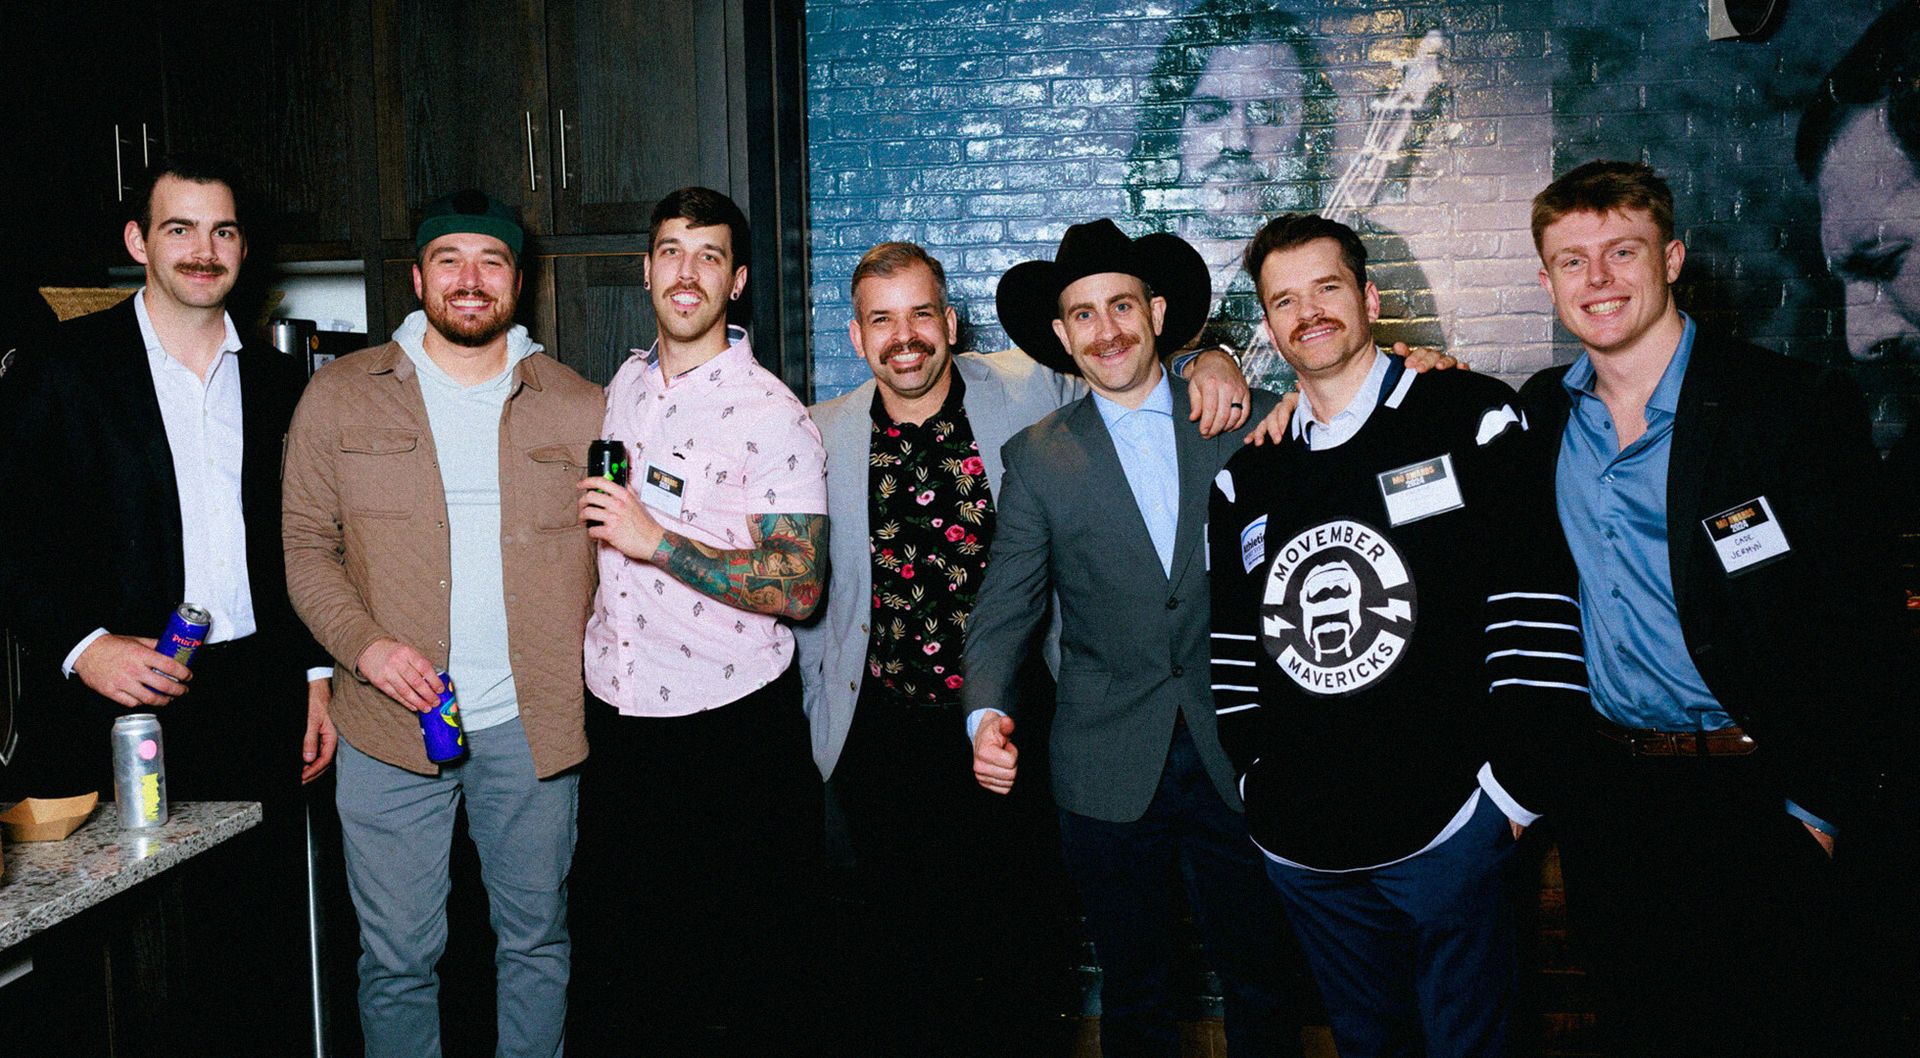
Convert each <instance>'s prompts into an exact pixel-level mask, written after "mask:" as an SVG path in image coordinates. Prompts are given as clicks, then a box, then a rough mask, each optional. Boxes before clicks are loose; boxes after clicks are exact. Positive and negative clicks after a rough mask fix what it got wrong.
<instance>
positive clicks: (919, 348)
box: [880, 338, 933, 364]
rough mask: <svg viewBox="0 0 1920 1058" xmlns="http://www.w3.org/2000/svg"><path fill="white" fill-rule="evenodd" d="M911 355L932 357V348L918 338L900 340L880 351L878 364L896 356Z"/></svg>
mask: <svg viewBox="0 0 1920 1058" xmlns="http://www.w3.org/2000/svg"><path fill="white" fill-rule="evenodd" d="M913 353H918V354H919V355H921V356H932V355H933V346H931V345H928V344H927V343H926V342H924V341H922V340H920V339H918V338H902V339H900V340H898V341H896V342H894V343H893V344H892V345H889V346H887V347H886V349H884V350H882V351H881V353H880V362H881V363H883V364H884V363H887V362H889V361H891V360H892V359H893V358H894V357H896V356H905V355H908V354H913Z"/></svg>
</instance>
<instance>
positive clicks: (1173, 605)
mask: <svg viewBox="0 0 1920 1058" xmlns="http://www.w3.org/2000/svg"><path fill="white" fill-rule="evenodd" d="M1179 608H1180V600H1179V599H1168V600H1167V609H1169V610H1178V609H1179Z"/></svg>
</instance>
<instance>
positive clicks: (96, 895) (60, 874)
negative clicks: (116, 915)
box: [0, 801, 260, 951]
mask: <svg viewBox="0 0 1920 1058" xmlns="http://www.w3.org/2000/svg"><path fill="white" fill-rule="evenodd" d="M259 822H260V805H259V804H258V803H256V802H253V801H188V802H184V803H179V804H175V805H172V806H171V811H170V813H169V818H168V819H167V825H166V826H163V827H153V828H151V829H146V830H121V829H120V823H119V816H118V815H117V813H116V812H115V810H114V806H113V805H112V804H111V803H110V802H102V803H101V804H100V806H99V807H98V808H95V809H94V810H93V818H92V819H89V820H87V822H86V825H85V826H82V827H81V828H80V829H79V830H76V831H74V832H73V833H72V834H69V835H67V839H66V840H65V841H28V842H14V841H9V842H7V847H6V873H5V874H4V875H0V951H4V950H5V949H7V948H11V947H13V946H14V945H15V944H18V943H20V942H21V941H23V940H26V939H27V938H29V937H31V936H33V935H34V934H36V933H38V932H40V931H41V930H43V929H46V928H47V927H49V926H51V925H53V924H54V923H56V922H60V921H62V920H64V919H67V918H70V917H72V916H74V915H77V914H79V913H80V912H82V911H85V910H86V909H87V908H90V907H92V906H93V905H95V904H97V903H99V902H101V901H102V900H105V899H107V898H108V897H110V896H113V895H114V894H115V893H120V892H124V891H125V890H128V889H131V888H133V887H134V886H136V885H138V884H140V883H141V882H144V881H146V880H147V879H149V878H152V877H153V876H155V875H157V874H159V873H160V872H161V871H164V870H167V869H168V868H170V867H177V866H179V865H180V864H182V863H185V862H186V861H187V860H189V859H191V858H192V857H194V856H198V855H199V854H201V853H203V852H205V851H207V850H208V849H211V848H213V847H214V846H215V845H218V844H220V843H221V842H223V841H226V840H227V839H228V838H231V837H234V836H235V835H237V834H239V833H241V832H242V831H244V830H246V829H247V828H249V827H252V826H255V825H257V824H258V823H259Z"/></svg>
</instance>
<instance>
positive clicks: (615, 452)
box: [587, 438, 627, 525]
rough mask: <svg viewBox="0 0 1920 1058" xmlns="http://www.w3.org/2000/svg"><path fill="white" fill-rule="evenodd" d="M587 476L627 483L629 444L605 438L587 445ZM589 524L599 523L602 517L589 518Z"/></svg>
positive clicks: (617, 483)
mask: <svg viewBox="0 0 1920 1058" xmlns="http://www.w3.org/2000/svg"><path fill="white" fill-rule="evenodd" d="M587 476H588V477H590V478H606V479H607V480H608V481H611V482H613V483H614V484H616V485H625V484H626V483H627V446H626V444H625V443H623V442H620V441H610V440H607V439H605V438H600V439H597V440H595V441H594V442H593V443H592V444H590V445H588V446H587ZM587 524H588V525H599V524H600V519H598V518H589V519H587Z"/></svg>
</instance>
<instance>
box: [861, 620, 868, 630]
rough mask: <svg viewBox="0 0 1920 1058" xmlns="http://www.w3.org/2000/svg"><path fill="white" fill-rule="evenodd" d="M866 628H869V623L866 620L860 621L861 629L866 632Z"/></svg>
mask: <svg viewBox="0 0 1920 1058" xmlns="http://www.w3.org/2000/svg"><path fill="white" fill-rule="evenodd" d="M866 630H867V623H866V622H865V621H862V622H860V631H862V632H864V631H866Z"/></svg>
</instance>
